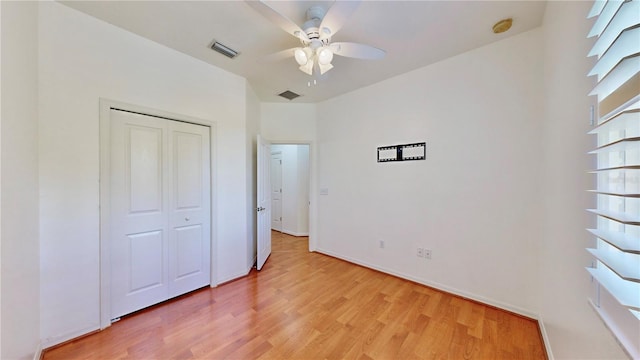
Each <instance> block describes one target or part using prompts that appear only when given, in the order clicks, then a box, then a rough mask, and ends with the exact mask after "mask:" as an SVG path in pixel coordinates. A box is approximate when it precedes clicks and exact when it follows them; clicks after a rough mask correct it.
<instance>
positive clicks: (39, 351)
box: [33, 343, 42, 360]
mask: <svg viewBox="0 0 640 360" xmlns="http://www.w3.org/2000/svg"><path fill="white" fill-rule="evenodd" d="M40 359H42V344H41V343H40V344H38V347H36V352H35V353H34V354H33V360H40Z"/></svg>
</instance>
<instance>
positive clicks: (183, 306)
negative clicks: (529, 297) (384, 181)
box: [44, 232, 546, 360]
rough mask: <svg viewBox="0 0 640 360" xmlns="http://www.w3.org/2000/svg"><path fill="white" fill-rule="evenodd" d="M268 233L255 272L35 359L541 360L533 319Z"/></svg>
mask: <svg viewBox="0 0 640 360" xmlns="http://www.w3.org/2000/svg"><path fill="white" fill-rule="evenodd" d="M307 248H308V245H307V238H295V237H292V236H288V235H283V234H280V233H276V232H274V233H273V253H272V255H271V257H270V258H269V260H268V261H267V264H266V265H265V266H264V268H263V270H262V271H261V272H256V271H255V270H254V271H252V272H251V273H250V274H249V276H247V277H245V278H242V279H239V280H236V281H234V282H231V283H228V284H225V285H222V286H219V287H217V288H215V289H209V288H206V289H202V290H198V291H195V292H193V293H190V294H187V295H184V296H182V297H180V298H178V299H176V300H172V301H169V302H166V303H164V304H160V305H157V306H154V307H151V308H149V309H146V310H143V311H141V312H138V313H136V314H133V315H131V316H128V317H125V318H123V319H122V320H121V321H119V322H117V323H115V324H113V325H112V326H111V327H110V328H108V329H106V330H104V331H102V332H99V333H95V334H93V335H90V336H87V337H84V338H81V339H78V340H76V341H73V342H69V343H67V344H64V345H62V346H59V347H56V348H53V349H49V350H46V351H45V353H44V359H47V360H54V359H65V360H67V359H194V358H199V359H343V358H345V359H545V358H546V354H545V350H544V347H543V344H542V342H541V340H540V334H539V331H538V327H537V323H536V322H535V321H534V320H530V319H527V318H523V317H521V316H517V315H514V314H510V313H507V312H504V311H501V310H497V309H495V308H492V307H488V306H484V305H481V304H478V303H475V302H472V301H468V300H465V299H462V298H459V297H456V296H452V295H449V294H446V293H443V292H440V291H437V290H434V289H430V288H427V287H424V286H422V285H418V284H415V283H412V282H409V281H405V280H402V279H398V278H395V277H392V276H389V275H385V274H382V273H379V272H376V271H373V270H369V269H366V268H363V267H360V266H356V265H353V264H349V263H347V262H344V261H341V260H337V259H334V258H331V257H328V256H324V255H320V254H316V253H309V252H308V251H307Z"/></svg>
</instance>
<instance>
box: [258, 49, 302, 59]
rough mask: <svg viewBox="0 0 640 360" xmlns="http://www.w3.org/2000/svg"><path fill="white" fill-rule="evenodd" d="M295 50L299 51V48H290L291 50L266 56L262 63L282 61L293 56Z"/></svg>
mask: <svg viewBox="0 0 640 360" xmlns="http://www.w3.org/2000/svg"><path fill="white" fill-rule="evenodd" d="M296 49H299V48H297V47H294V48H291V49H287V50H282V51H278V52H277V53H273V54H270V55H267V56H265V57H264V61H267V62H275V61H280V60H284V59H286V58H289V57H293V56H294V51H296Z"/></svg>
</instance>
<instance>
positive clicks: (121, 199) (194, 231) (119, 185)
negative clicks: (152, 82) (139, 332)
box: [109, 110, 211, 319]
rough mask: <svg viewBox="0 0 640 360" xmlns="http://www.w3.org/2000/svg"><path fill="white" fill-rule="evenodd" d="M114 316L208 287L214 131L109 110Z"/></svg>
mask: <svg viewBox="0 0 640 360" xmlns="http://www.w3.org/2000/svg"><path fill="white" fill-rule="evenodd" d="M110 119H111V156H110V157H111V163H110V166H111V169H110V173H111V179H110V180H111V189H110V191H111V194H110V202H111V204H110V222H111V224H110V239H109V241H110V254H111V273H110V281H111V286H110V289H111V297H110V298H111V301H110V303H111V318H112V319H114V318H118V317H120V316H122V315H125V314H128V313H131V312H134V311H136V310H140V309H142V308H145V307H147V306H150V305H153V304H156V303H159V302H162V301H164V300H167V299H170V298H172V297H175V296H178V295H181V294H184V293H186V292H189V291H192V290H195V289H198V288H200V287H203V286H206V285H208V284H210V282H211V279H210V274H211V272H210V267H211V265H210V264H211V241H210V239H211V225H210V224H211V206H210V202H211V189H210V176H211V174H210V150H209V146H210V144H209V128H208V127H206V126H200V125H195V124H189V123H184V122H179V121H173V120H167V119H162V118H158V117H154V116H149V115H142V114H137V113H131V112H126V111H120V110H111V116H110Z"/></svg>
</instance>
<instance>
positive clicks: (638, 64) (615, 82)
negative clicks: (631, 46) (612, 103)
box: [589, 55, 640, 101]
mask: <svg viewBox="0 0 640 360" xmlns="http://www.w3.org/2000/svg"><path fill="white" fill-rule="evenodd" d="M639 72H640V55H636V56H633V57H629V58H626V59H624V60H622V61H621V62H620V63H618V65H616V67H614V68H613V70H611V71H610V72H609V73H608V74H607V76H605V77H604V78H603V79H602V80H601V81H600V82H599V83H598V85H596V87H595V88H593V90H591V92H590V93H589V95H597V96H598V101H602V100H603V99H605V98H606V97H607V96H609V95H611V93H613V92H614V91H615V90H616V89H618V88H619V87H620V86H622V84H624V83H625V82H627V81H628V80H629V79H631V78H632V77H633V76H635V75H636V74H637V73H639Z"/></svg>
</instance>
